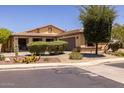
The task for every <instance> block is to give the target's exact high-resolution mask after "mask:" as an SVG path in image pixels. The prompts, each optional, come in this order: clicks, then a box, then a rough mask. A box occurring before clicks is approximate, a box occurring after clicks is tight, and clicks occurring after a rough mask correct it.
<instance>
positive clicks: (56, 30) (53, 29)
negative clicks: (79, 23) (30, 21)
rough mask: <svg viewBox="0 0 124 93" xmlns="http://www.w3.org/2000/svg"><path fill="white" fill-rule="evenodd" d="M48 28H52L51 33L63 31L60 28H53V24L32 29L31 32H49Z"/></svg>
mask: <svg viewBox="0 0 124 93" xmlns="http://www.w3.org/2000/svg"><path fill="white" fill-rule="evenodd" d="M49 28H52V32H51V33H58V34H60V33H63V31H62V30H60V29H57V28H55V27H53V26H47V27H43V28H41V29H36V30H33V31H32V32H33V33H49V31H48V29H49Z"/></svg>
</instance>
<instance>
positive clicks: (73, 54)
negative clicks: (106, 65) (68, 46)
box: [69, 52, 83, 60]
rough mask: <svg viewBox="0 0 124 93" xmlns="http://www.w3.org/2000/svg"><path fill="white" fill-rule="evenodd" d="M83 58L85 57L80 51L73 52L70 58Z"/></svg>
mask: <svg viewBox="0 0 124 93" xmlns="http://www.w3.org/2000/svg"><path fill="white" fill-rule="evenodd" d="M82 58H83V55H82V54H81V53H80V52H72V53H71V54H70V55H69V59H75V60H81V59H82Z"/></svg>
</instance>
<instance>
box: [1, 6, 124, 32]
mask: <svg viewBox="0 0 124 93" xmlns="http://www.w3.org/2000/svg"><path fill="white" fill-rule="evenodd" d="M115 10H116V11H117V15H118V17H117V18H116V20H115V23H120V24H124V6H115ZM79 15H80V11H79V6H73V5H58V6H55V5H53V6H52V5H51V6H46V5H39V6H38V5H32V6H31V5H30V6H24V5H21V6H18V5H17V6H12V5H10V6H2V5H1V6H0V28H8V29H10V30H11V31H13V32H22V31H26V30H29V29H33V28H37V27H42V26H46V25H49V24H51V25H55V26H57V27H59V28H61V29H63V30H67V31H68V30H73V29H79V28H82V25H81V23H80V21H79Z"/></svg>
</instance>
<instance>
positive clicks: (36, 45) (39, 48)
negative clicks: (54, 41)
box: [28, 41, 48, 55]
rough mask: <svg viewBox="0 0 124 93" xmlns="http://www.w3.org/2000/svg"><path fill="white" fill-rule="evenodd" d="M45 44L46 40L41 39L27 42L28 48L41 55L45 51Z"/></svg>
mask: <svg viewBox="0 0 124 93" xmlns="http://www.w3.org/2000/svg"><path fill="white" fill-rule="evenodd" d="M47 46H48V43H47V42H41V41H37V42H32V43H30V44H28V50H29V51H30V52H31V53H33V54H35V55H41V54H44V53H45V51H46V49H47Z"/></svg>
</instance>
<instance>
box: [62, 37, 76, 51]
mask: <svg viewBox="0 0 124 93" xmlns="http://www.w3.org/2000/svg"><path fill="white" fill-rule="evenodd" d="M63 40H64V41H67V42H68V47H67V49H66V50H72V49H74V48H75V46H76V44H75V37H71V38H64V39H63Z"/></svg>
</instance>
